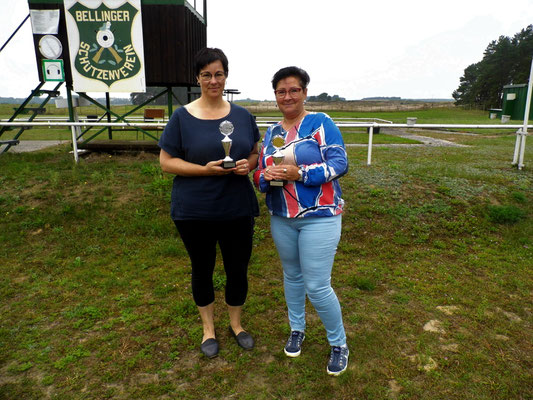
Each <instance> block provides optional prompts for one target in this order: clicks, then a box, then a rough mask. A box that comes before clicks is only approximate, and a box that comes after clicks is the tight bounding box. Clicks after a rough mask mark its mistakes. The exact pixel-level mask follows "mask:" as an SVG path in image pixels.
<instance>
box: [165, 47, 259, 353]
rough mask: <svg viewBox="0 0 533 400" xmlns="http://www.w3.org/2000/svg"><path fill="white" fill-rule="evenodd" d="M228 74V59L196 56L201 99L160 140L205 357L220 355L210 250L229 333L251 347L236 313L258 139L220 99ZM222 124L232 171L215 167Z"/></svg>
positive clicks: (253, 205) (241, 112)
mask: <svg viewBox="0 0 533 400" xmlns="http://www.w3.org/2000/svg"><path fill="white" fill-rule="evenodd" d="M227 75H228V60H227V58H226V56H225V55H224V53H223V52H222V51H221V50H219V49H211V48H205V49H203V50H201V51H200V52H199V53H198V54H197V56H196V65H195V76H196V77H197V78H198V84H199V85H200V88H201V96H200V98H198V99H197V100H195V101H193V102H191V103H189V104H187V105H186V106H184V107H181V108H179V109H178V110H176V112H174V113H173V114H172V117H171V118H170V120H169V122H168V124H167V126H166V128H165V130H164V132H163V134H162V135H161V139H160V140H159V147H160V148H161V152H160V164H161V168H162V170H163V171H164V172H169V173H171V174H174V175H176V176H175V178H174V183H173V187H172V197H171V217H172V220H173V221H174V223H175V224H176V227H177V229H178V231H179V233H180V236H181V238H182V240H183V243H184V244H185V247H186V249H187V252H188V254H189V257H190V259H191V266H192V292H193V298H194V301H195V303H196V305H197V306H198V310H199V312H200V317H201V319H202V325H203V339H202V345H201V347H200V348H201V350H202V352H203V353H204V354H205V355H206V356H207V357H210V358H212V357H216V356H217V354H218V348H219V346H218V342H217V340H216V335H215V326H214V317H213V312H214V301H215V294H214V289H213V271H214V267H215V259H216V246H217V243H218V245H219V247H220V251H221V253H222V258H223V261H224V270H225V272H226V290H225V300H226V304H227V306H228V312H229V317H230V326H229V330H230V332H231V334H232V335H233V336H234V337H235V339H236V341H237V343H238V344H239V345H240V346H241V347H243V348H245V349H251V348H253V346H254V341H253V338H252V337H251V335H250V334H249V333H247V332H246V331H245V330H244V329H243V327H242V325H241V309H242V306H243V304H244V302H245V300H246V295H247V292H248V277H247V272H248V262H249V260H250V256H251V251H252V237H253V229H254V217H256V216H258V215H259V206H258V204H257V199H256V196H255V192H254V190H253V187H252V184H251V182H250V180H249V177H248V173H249V172H250V171H252V170H254V169H255V168H256V166H257V159H258V142H259V139H260V134H259V130H258V128H257V125H256V123H255V120H254V118H253V116H252V115H251V114H250V113H249V112H248V111H247V110H245V109H244V108H242V107H240V106H237V105H235V104H231V103H229V102H228V101H226V100H224V99H223V97H222V95H223V92H224V87H225V83H226V78H227ZM224 121H230V122H231V123H232V124H233V132H232V133H231V134H230V135H229V137H230V139H231V141H232V145H231V149H230V157H231V158H232V159H233V160H235V167H232V168H224V167H223V165H222V164H223V159H224V157H225V152H224V149H223V147H222V143H221V140H222V139H223V138H224V136H223V135H222V133H221V131H220V124H221V123H222V122H224Z"/></svg>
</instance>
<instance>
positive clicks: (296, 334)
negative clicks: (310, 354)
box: [283, 331, 305, 357]
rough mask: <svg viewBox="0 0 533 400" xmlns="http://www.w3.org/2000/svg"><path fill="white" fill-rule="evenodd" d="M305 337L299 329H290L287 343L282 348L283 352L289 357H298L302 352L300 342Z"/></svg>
mask: <svg viewBox="0 0 533 400" xmlns="http://www.w3.org/2000/svg"><path fill="white" fill-rule="evenodd" d="M304 339H305V334H304V333H303V332H300V331H292V332H291V336H290V337H289V340H287V344H286V345H285V348H284V349H283V350H284V351H285V354H286V355H287V356H289V357H298V356H299V355H300V353H301V352H302V342H303V341H304Z"/></svg>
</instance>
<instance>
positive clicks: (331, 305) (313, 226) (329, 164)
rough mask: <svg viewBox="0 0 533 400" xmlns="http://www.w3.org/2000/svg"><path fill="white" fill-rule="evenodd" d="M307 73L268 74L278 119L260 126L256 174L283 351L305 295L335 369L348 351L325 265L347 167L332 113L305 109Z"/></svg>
mask: <svg viewBox="0 0 533 400" xmlns="http://www.w3.org/2000/svg"><path fill="white" fill-rule="evenodd" d="M309 80H310V79H309V75H308V74H307V73H306V72H305V71H304V70H302V69H301V68H298V67H286V68H282V69H281V70H279V71H278V72H276V74H275V75H274V77H273V79H272V87H273V88H274V93H275V95H276V102H277V104H278V107H279V109H280V110H281V112H282V113H283V120H282V121H280V122H279V123H277V124H275V125H272V126H270V127H269V128H268V130H267V132H266V134H265V137H264V140H263V144H262V147H261V150H260V156H259V166H258V169H257V170H256V171H255V173H254V182H255V184H256V186H257V187H258V188H259V190H260V191H261V192H263V193H266V203H267V206H268V209H269V210H270V214H271V231H272V237H273V239H274V242H275V244H276V247H277V250H278V253H279V256H280V259H281V263H282V265H283V277H284V290H285V300H286V302H287V306H288V310H289V322H290V325H291V336H290V337H289V339H288V341H287V344H286V346H285V349H284V351H285V354H286V355H287V356H289V357H297V356H299V355H300V352H301V345H302V342H303V340H304V338H305V297H306V296H307V297H308V298H309V300H310V301H311V303H312V304H313V306H314V307H315V309H316V311H317V313H318V315H319V316H320V318H321V320H322V323H323V324H324V327H325V328H326V333H327V337H328V341H329V344H330V346H331V353H330V359H329V362H328V366H327V372H328V374H330V375H339V374H341V373H342V372H344V371H345V370H346V368H347V365H348V355H349V351H348V346H347V344H346V333H345V331H344V325H343V322H342V313H341V308H340V304H339V300H338V299H337V296H336V294H335V292H334V290H333V288H332V287H331V270H332V267H333V261H334V258H335V253H336V250H337V244H338V242H339V240H340V236H341V221H342V212H343V206H344V200H343V199H342V197H341V194H342V193H341V188H340V185H339V182H338V178H340V177H341V176H342V175H344V174H345V173H346V172H347V171H348V158H347V155H346V150H345V146H344V142H343V140H342V135H341V133H340V131H339V129H338V128H337V126H336V125H335V123H334V122H333V121H332V120H331V118H330V117H329V116H327V115H326V114H324V113H310V112H307V111H306V110H305V108H304V103H305V99H306V98H307V85H308V84H309ZM280 153H281V154H280ZM274 160H276V162H275V161H274ZM280 161H281V162H280Z"/></svg>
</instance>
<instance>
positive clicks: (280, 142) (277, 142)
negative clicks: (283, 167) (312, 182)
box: [270, 135, 287, 186]
mask: <svg viewBox="0 0 533 400" xmlns="http://www.w3.org/2000/svg"><path fill="white" fill-rule="evenodd" d="M271 143H272V147H274V148H275V149H276V151H275V152H274V154H272V161H274V165H280V164H282V163H283V160H284V159H285V154H283V153H282V152H281V151H280V149H281V148H282V147H283V146H285V138H284V137H283V136H281V135H276V136H274V137H273V138H272V140H271ZM286 183H287V181H286V180H282V179H272V180H271V181H270V186H283V185H285V184H286Z"/></svg>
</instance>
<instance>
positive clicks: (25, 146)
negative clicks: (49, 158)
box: [0, 140, 69, 153]
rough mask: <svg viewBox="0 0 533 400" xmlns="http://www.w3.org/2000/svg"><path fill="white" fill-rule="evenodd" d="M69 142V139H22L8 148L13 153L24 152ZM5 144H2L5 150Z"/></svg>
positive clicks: (0, 146) (1, 146)
mask: <svg viewBox="0 0 533 400" xmlns="http://www.w3.org/2000/svg"><path fill="white" fill-rule="evenodd" d="M63 143H69V141H68V140H21V141H20V143H19V144H17V145H16V146H11V148H10V149H9V150H8V151H10V152H13V153H24V152H29V151H36V150H42V149H45V148H47V147H53V146H57V145H59V144H63ZM4 147H5V145H0V150H3V149H4Z"/></svg>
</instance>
